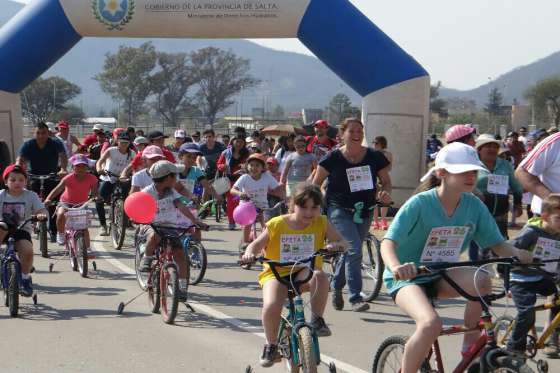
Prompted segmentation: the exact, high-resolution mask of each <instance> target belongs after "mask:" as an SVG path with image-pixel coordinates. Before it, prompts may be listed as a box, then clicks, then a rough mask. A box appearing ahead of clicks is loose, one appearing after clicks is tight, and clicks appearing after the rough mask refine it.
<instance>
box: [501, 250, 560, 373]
mask: <svg viewBox="0 0 560 373" xmlns="http://www.w3.org/2000/svg"><path fill="white" fill-rule="evenodd" d="M559 261H560V259H551V260H543V261H541V262H540V263H538V264H536V263H531V264H522V265H520V266H523V267H531V272H534V273H536V274H540V275H542V276H545V277H549V278H552V279H554V280H557V275H555V274H553V273H550V272H547V271H545V270H543V269H541V268H539V267H542V266H543V265H545V264H546V263H554V262H556V263H558V262H559ZM555 307H560V296H559V294H558V293H557V294H556V295H555V296H554V301H553V302H545V303H543V304H539V305H534V306H533V309H534V310H535V312H540V311H545V310H550V309H552V308H555ZM514 326H515V318H514V317H512V316H509V315H504V316H501V317H498V319H496V323H495V327H494V333H495V334H496V340H497V342H498V345H499V346H501V347H505V346H506V345H507V341H508V339H509V338H510V337H511V333H512V332H513V328H514ZM559 326H560V312H559V313H558V314H556V316H555V317H554V319H553V320H552V321H551V322H550V325H548V326H547V327H546V328H545V329H544V330H543V331H542V333H541V335H540V337H539V335H538V333H537V329H536V327H535V325H533V326H532V327H531V331H530V332H529V333H530V334H527V348H526V350H525V355H526V357H527V359H528V360H530V361H532V362H533V363H535V364H536V367H537V371H538V372H540V373H546V372H548V362H547V361H546V360H543V359H535V356H536V355H537V352H538V351H539V350H542V349H544V348H545V347H546V343H547V341H548V339H549V338H550V336H551V335H552V333H553V332H554V331H555V330H556V328H557V327H559Z"/></svg>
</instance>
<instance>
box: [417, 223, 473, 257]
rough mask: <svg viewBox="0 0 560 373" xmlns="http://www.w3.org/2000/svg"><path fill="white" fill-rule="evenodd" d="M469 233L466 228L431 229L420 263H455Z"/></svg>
mask: <svg viewBox="0 0 560 373" xmlns="http://www.w3.org/2000/svg"><path fill="white" fill-rule="evenodd" d="M468 233H469V228H468V227H462V226H458V227H438V228H433V229H432V231H431V232H430V235H429V236H428V240H427V241H426V245H425V246H424V250H423V251H422V257H421V259H420V261H421V262H427V263H436V262H457V261H459V256H460V255H461V248H462V247H463V243H464V242H465V238H466V237H467V234H468Z"/></svg>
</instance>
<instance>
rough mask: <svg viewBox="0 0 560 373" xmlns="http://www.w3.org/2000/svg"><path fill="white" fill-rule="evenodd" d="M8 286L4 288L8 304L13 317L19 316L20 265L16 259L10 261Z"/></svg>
mask: <svg viewBox="0 0 560 373" xmlns="http://www.w3.org/2000/svg"><path fill="white" fill-rule="evenodd" d="M7 270H8V273H7V274H6V278H7V279H8V287H7V288H5V289H4V292H5V293H4V296H5V297H6V301H5V303H6V305H7V306H8V309H9V310H10V316H11V317H17V315H18V310H19V281H18V266H17V264H16V262H15V261H13V260H12V261H10V262H8V265H7Z"/></svg>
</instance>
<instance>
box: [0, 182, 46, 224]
mask: <svg viewBox="0 0 560 373" xmlns="http://www.w3.org/2000/svg"><path fill="white" fill-rule="evenodd" d="M44 208H45V205H43V202H41V200H40V199H39V196H37V194H36V193H35V192H33V191H31V190H27V189H24V190H23V193H22V194H21V195H19V196H17V197H14V196H12V195H11V194H10V193H8V190H7V189H3V190H1V191H0V218H1V217H2V215H3V214H8V215H13V216H17V219H16V220H17V222H18V224H21V223H23V221H24V220H25V219H28V218H29V217H30V216H31V215H33V214H35V213H37V211H39V210H43V209H44ZM22 229H23V230H25V231H27V232H29V233H32V228H31V225H30V224H29V223H28V224H26V225H25V226H24V227H23V228H22Z"/></svg>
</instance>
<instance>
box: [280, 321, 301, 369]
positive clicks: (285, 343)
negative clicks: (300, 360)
mask: <svg viewBox="0 0 560 373" xmlns="http://www.w3.org/2000/svg"><path fill="white" fill-rule="evenodd" d="M282 323H283V324H284V327H283V328H284V329H283V333H282V334H281V335H279V336H278V351H279V352H280V354H281V356H282V357H283V358H284V359H285V360H286V371H287V372H288V373H299V365H297V364H296V362H295V361H294V355H293V354H292V328H290V326H289V324H288V323H287V322H286V321H284V319H282Z"/></svg>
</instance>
